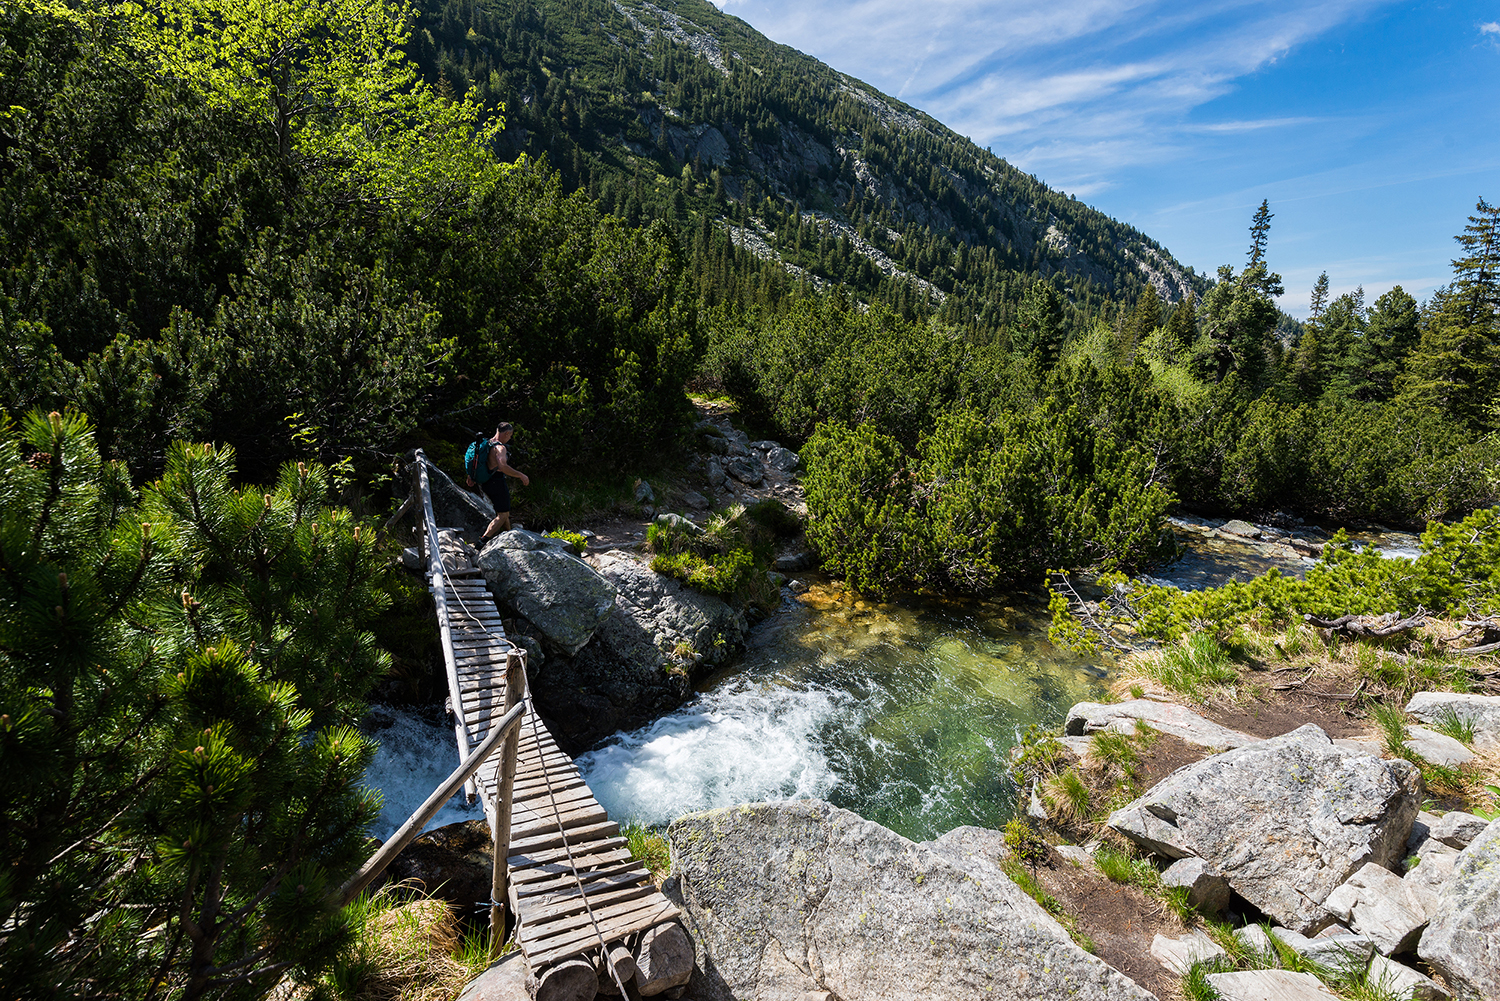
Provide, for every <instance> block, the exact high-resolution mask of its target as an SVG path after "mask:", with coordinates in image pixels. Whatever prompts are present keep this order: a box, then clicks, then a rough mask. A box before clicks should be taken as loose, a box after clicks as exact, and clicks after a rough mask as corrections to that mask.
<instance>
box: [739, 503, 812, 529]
mask: <svg viewBox="0 0 1500 1001" xmlns="http://www.w3.org/2000/svg"><path fill="white" fill-rule="evenodd" d="M745 513H746V514H748V515H749V516H750V518H751V520H753V521H754V522H756V523H757V524H759V525H761V526H762V527H764V528H766V529H768V530H770V531H771V532H773V533H775V534H776V535H777V536H780V537H783V538H790V537H792V536H794V535H798V534H800V533H801V532H802V519H801V518H799V517H797V515H796V513H795V512H793V511H792V510H791V509H790V508H788V507H787V506H786V505H785V504H783V503H782V502H781V501H779V500H777V499H776V498H774V497H766V498H763V499H762V500H758V501H756V502H755V503H754V504H751V505H750V506H749V507H748V508H746V509H745Z"/></svg>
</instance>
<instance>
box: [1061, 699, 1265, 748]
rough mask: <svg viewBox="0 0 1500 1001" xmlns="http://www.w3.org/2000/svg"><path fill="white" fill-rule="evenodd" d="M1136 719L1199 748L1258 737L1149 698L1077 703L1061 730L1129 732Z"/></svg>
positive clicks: (1072, 733) (1239, 744) (1241, 744)
mask: <svg viewBox="0 0 1500 1001" xmlns="http://www.w3.org/2000/svg"><path fill="white" fill-rule="evenodd" d="M1137 720H1140V721H1142V722H1144V723H1146V725H1148V726H1150V727H1151V729H1153V730H1159V731H1161V732H1162V733H1170V734H1172V735H1173V736H1174V737H1180V738H1181V739H1183V740H1185V741H1187V742H1188V743H1189V744H1197V745H1198V746H1200V747H1244V746H1245V745H1246V744H1253V743H1256V741H1257V740H1258V738H1256V737H1252V736H1250V735H1249V734H1246V733H1240V732H1239V731H1238V730H1231V729H1229V728H1228V727H1224V726H1220V725H1219V724H1217V723H1214V722H1212V721H1210V720H1207V719H1204V718H1203V717H1202V716H1199V715H1198V714H1197V713H1195V712H1193V711H1192V710H1191V709H1185V708H1183V707H1182V706H1179V705H1176V704H1174V703H1171V702H1157V701H1155V700H1153V699H1130V700H1129V701H1126V702H1115V703H1109V704H1104V703H1098V702H1080V703H1078V704H1077V705H1075V706H1073V708H1072V709H1069V710H1068V719H1067V721H1066V722H1065V723H1064V724H1063V733H1064V734H1066V735H1067V736H1070V737H1082V736H1087V735H1089V734H1093V733H1098V732H1100V731H1101V730H1106V731H1110V732H1112V733H1124V734H1132V733H1134V732H1135V724H1136V721H1137Z"/></svg>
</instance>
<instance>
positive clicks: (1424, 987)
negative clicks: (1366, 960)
mask: <svg viewBox="0 0 1500 1001" xmlns="http://www.w3.org/2000/svg"><path fill="white" fill-rule="evenodd" d="M1365 982H1366V983H1367V984H1371V985H1373V986H1375V987H1377V988H1379V989H1381V990H1383V991H1385V992H1386V996H1388V997H1393V998H1402V999H1406V998H1410V999H1411V1001H1446V999H1447V998H1450V997H1452V995H1451V994H1449V993H1448V992H1447V991H1446V990H1444V989H1443V988H1442V986H1441V985H1440V984H1438V983H1437V981H1435V980H1433V979H1432V978H1431V977H1426V976H1423V975H1422V974H1420V973H1418V972H1417V971H1416V970H1413V969H1412V968H1411V967H1410V966H1407V965H1406V964H1405V963H1398V962H1396V961H1395V960H1394V959H1387V958H1385V957H1384V956H1375V957H1373V958H1372V959H1371V960H1370V967H1369V974H1368V979H1367V980H1366V981H1365Z"/></svg>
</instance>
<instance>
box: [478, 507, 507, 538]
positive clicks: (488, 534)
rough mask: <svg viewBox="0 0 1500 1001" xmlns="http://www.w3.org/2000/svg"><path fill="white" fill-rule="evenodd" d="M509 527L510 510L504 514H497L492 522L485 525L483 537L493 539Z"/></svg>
mask: <svg viewBox="0 0 1500 1001" xmlns="http://www.w3.org/2000/svg"><path fill="white" fill-rule="evenodd" d="M509 529H510V512H509V511H506V512H505V513H503V514H497V515H495V517H493V518H491V519H490V523H489V524H488V525H486V526H485V529H484V537H483V538H484V539H492V538H494V537H495V536H497V535H499V534H500V533H501V532H505V531H509ZM480 541H483V539H481V540H480Z"/></svg>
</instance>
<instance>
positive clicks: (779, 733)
mask: <svg viewBox="0 0 1500 1001" xmlns="http://www.w3.org/2000/svg"><path fill="white" fill-rule="evenodd" d="M1212 524H1213V523H1204V522H1201V521H1199V520H1197V519H1176V520H1174V529H1175V530H1176V531H1177V533H1178V535H1179V538H1180V539H1181V540H1182V541H1183V542H1184V544H1185V546H1186V547H1187V552H1186V555H1185V557H1184V558H1183V559H1181V560H1179V561H1177V562H1176V563H1173V564H1171V565H1169V566H1166V567H1162V568H1158V569H1157V570H1156V571H1155V573H1154V577H1153V579H1155V580H1160V581H1163V582H1165V583H1171V584H1174V585H1175V586H1179V587H1184V588H1194V587H1202V586H1206V585H1208V584H1213V583H1219V582H1222V581H1224V580H1226V579H1229V578H1231V577H1240V578H1246V577H1249V576H1253V575H1254V574H1257V573H1262V572H1264V571H1265V570H1267V569H1269V568H1270V567H1272V566H1278V567H1280V568H1282V569H1283V570H1284V571H1286V572H1291V573H1300V572H1301V571H1302V570H1303V569H1304V568H1305V567H1306V565H1307V562H1306V561H1303V560H1299V559H1297V558H1295V557H1290V556H1275V555H1267V551H1266V549H1265V548H1264V547H1259V546H1254V545H1251V544H1248V543H1244V542H1240V541H1238V540H1235V539H1233V538H1226V537H1223V536H1220V535H1217V534H1205V532H1204V528H1205V525H1208V526H1211V525H1212ZM1362 538H1363V540H1364V541H1369V542H1372V543H1374V544H1377V545H1379V546H1380V547H1381V548H1382V549H1383V550H1384V551H1386V552H1389V553H1391V554H1393V555H1395V554H1402V555H1405V554H1409V553H1411V552H1412V551H1413V547H1414V545H1415V539H1413V538H1412V537H1411V536H1407V535H1402V534H1400V533H1381V534H1371V535H1367V536H1365V537H1362ZM1047 621H1048V617H1047V609H1046V604H1045V598H1044V596H1043V595H1038V594H1027V595H1015V596H1011V597H1010V598H1009V599H1007V600H1006V601H1003V602H961V601H952V600H942V599H934V598H921V597H907V598H900V599H896V600H892V601H889V602H873V601H867V600H864V599H861V598H859V597H857V596H855V595H853V594H851V593H849V592H847V591H846V590H844V589H843V588H842V587H841V586H840V585H839V584H838V582H835V581H820V582H818V583H816V584H814V585H813V586H812V587H810V588H809V589H808V590H807V591H806V592H804V593H802V594H800V595H797V596H795V597H793V596H791V595H788V596H787V597H786V599H785V600H784V602H783V605H782V608H781V609H780V611H778V612H777V613H776V614H775V615H773V616H772V617H771V618H769V619H768V620H766V621H765V622H763V623H761V625H760V626H758V627H757V628H756V629H755V630H754V631H753V632H752V634H751V636H750V639H749V644H748V647H747V649H746V651H745V654H744V656H743V657H742V658H741V659H740V660H739V661H738V662H737V663H736V664H735V665H733V667H731V668H728V669H726V670H724V671H721V672H719V673H718V674H715V675H713V676H711V677H708V678H706V679H704V681H703V682H702V683H701V684H700V686H699V688H698V692H697V695H696V697H695V698H694V699H692V700H690V701H689V702H688V703H687V704H685V705H684V706H682V707H681V708H680V709H678V710H677V711H676V712H673V713H671V714H670V715H667V716H665V717H663V718H661V719H659V720H657V721H656V722H655V723H653V724H651V725H650V726H648V727H645V728H642V729H640V730H635V731H631V732H627V733H619V734H616V735H615V736H614V737H612V738H610V739H609V740H607V741H605V742H604V743H603V744H601V745H600V746H599V747H596V748H595V749H593V750H592V751H590V752H589V753H587V754H584V755H583V756H581V757H580V758H579V759H578V765H579V767H580V769H581V770H582V771H583V774H584V777H585V778H586V779H587V780H588V782H589V784H590V786H591V787H592V788H593V790H594V792H595V795H596V796H597V797H598V799H599V801H600V802H601V803H602V804H603V805H604V806H605V808H606V809H608V810H609V813H610V816H611V817H613V818H615V819H617V820H625V819H636V820H639V821H641V822H643V823H646V824H648V825H661V824H665V823H667V822H668V821H670V820H671V819H672V818H674V817H677V816H679V815H681V814H683V813H687V812H690V811H694V810H704V809H710V808H713V807H720V806H730V805H733V804H737V803H744V802H751V801H756V800H767V799H787V798H797V797H806V796H812V797H817V798H820V799H826V800H828V801H830V802H832V803H834V804H836V805H838V806H842V807H846V808H848V809H850V810H853V811H854V812H856V813H858V814H860V815H861V816H864V817H866V818H868V819H870V820H874V821H876V822H878V823H881V824H883V825H885V826H886V827H889V828H891V829H892V830H895V831H897V832H899V833H901V834H903V835H905V836H907V837H909V838H912V839H914V840H923V839H927V838H931V837H934V836H936V835H937V834H940V833H942V832H943V831H947V830H950V829H952V828H954V827H957V826H959V825H963V824H974V825H977V826H981V827H990V828H994V827H999V826H1002V825H1003V824H1004V823H1005V821H1006V820H1007V819H1009V817H1010V816H1011V815H1012V812H1013V810H1014V806H1015V803H1016V798H1017V791H1018V790H1017V789H1016V787H1015V785H1014V783H1013V782H1012V781H1011V779H1010V778H1009V777H1008V775H1007V774H1006V767H1005V766H1006V761H1007V757H1008V754H1009V752H1010V749H1011V748H1012V747H1013V746H1014V745H1015V743H1016V741H1017V740H1018V738H1019V737H1020V735H1021V734H1022V733H1023V732H1024V731H1025V730H1026V728H1027V727H1028V726H1031V725H1032V724H1039V725H1041V726H1044V727H1050V728H1055V727H1057V726H1058V725H1060V724H1061V722H1062V720H1063V718H1064V716H1065V714H1066V713H1067V710H1068V708H1069V707H1070V706H1071V705H1073V704H1074V703H1075V702H1080V701H1086V700H1094V699H1098V698H1100V697H1101V696H1103V694H1104V691H1105V688H1106V686H1107V683H1108V680H1109V672H1110V664H1109V663H1108V662H1106V661H1101V660H1099V659H1097V658H1092V659H1090V658H1080V657H1077V656H1074V655H1073V654H1071V653H1069V652H1067V651H1065V650H1060V649H1058V648H1056V647H1054V646H1053V645H1052V644H1051V643H1050V642H1048V640H1047V635H1046V633H1047ZM367 729H369V730H370V732H372V735H374V736H376V737H377V739H378V740H379V742H380V744H381V749H380V757H379V758H378V760H377V763H376V765H375V766H373V767H372V769H371V771H370V774H369V778H368V781H369V782H370V784H371V785H373V786H376V787H377V788H380V789H382V790H383V791H384V793H385V797H386V805H385V810H384V812H383V814H382V817H381V820H380V822H379V823H378V824H377V825H376V828H377V829H376V830H375V831H374V833H375V835H376V836H377V837H386V836H388V835H389V833H390V832H391V831H393V830H394V829H395V827H396V826H397V825H399V824H400V823H401V822H402V821H403V820H404V819H405V818H406V816H408V815H409V814H410V813H411V812H412V811H413V810H414V809H415V808H416V806H418V805H419V804H420V803H421V801H422V799H423V798H424V797H425V796H426V794H427V793H428V792H429V791H431V789H432V788H433V787H434V786H435V785H437V783H438V782H439V781H441V779H442V778H443V777H444V776H445V775H446V774H447V772H448V770H449V769H451V768H452V767H453V765H454V764H455V762H456V753H455V751H454V749H453V731H452V729H451V728H448V727H446V726H444V725H443V724H442V722H441V720H440V719H439V718H437V717H436V716H433V717H431V718H426V719H424V718H421V717H418V716H413V715H411V714H407V713H398V712H395V711H392V710H389V709H384V710H382V709H377V710H376V712H375V713H373V714H372V719H371V724H370V726H369V727H368V728H367ZM478 816H481V813H480V812H479V810H478V808H477V806H467V807H465V806H463V805H462V804H461V803H459V802H458V801H457V800H456V799H455V801H454V802H453V803H450V804H449V806H448V807H447V808H445V810H444V813H442V814H440V815H439V816H438V818H437V819H436V820H435V821H434V822H433V824H432V825H431V826H440V825H441V824H444V823H449V822H452V821H454V820H458V819H468V818H472V817H478Z"/></svg>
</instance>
